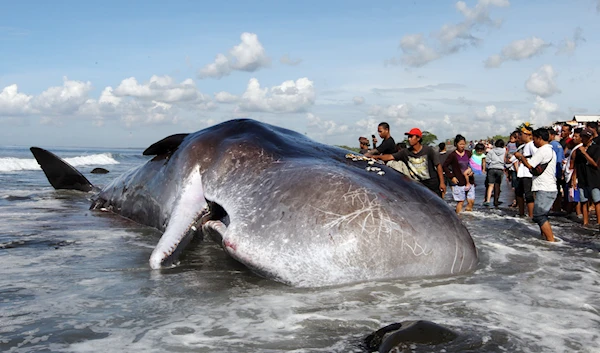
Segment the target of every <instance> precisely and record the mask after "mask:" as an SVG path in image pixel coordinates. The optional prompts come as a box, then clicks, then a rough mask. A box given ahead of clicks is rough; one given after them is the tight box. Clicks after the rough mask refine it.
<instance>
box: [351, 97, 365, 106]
mask: <svg viewBox="0 0 600 353" xmlns="http://www.w3.org/2000/svg"><path fill="white" fill-rule="evenodd" d="M352 103H354V105H361V104H364V103H365V98H364V97H360V96H355V97H354V98H352Z"/></svg>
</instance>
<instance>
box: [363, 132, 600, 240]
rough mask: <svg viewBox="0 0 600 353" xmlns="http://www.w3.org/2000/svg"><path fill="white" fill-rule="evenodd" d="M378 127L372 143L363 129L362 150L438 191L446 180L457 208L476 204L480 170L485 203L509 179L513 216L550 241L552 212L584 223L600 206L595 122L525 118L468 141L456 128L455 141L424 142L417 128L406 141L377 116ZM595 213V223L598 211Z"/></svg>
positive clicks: (599, 219)
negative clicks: (504, 131)
mask: <svg viewBox="0 0 600 353" xmlns="http://www.w3.org/2000/svg"><path fill="white" fill-rule="evenodd" d="M377 132H378V134H379V137H380V138H381V139H382V141H381V143H380V144H377V142H378V139H377V138H376V136H375V135H372V136H371V139H372V142H373V148H372V149H371V148H369V147H370V141H369V139H368V138H366V137H360V138H359V143H360V148H361V151H360V152H361V153H363V154H364V155H365V156H367V157H372V158H374V159H378V160H381V161H383V162H386V163H387V165H388V166H390V167H392V168H394V169H396V170H398V171H399V172H401V173H403V174H405V175H406V176H407V177H409V178H411V179H413V180H415V181H418V182H420V183H421V184H423V185H424V186H425V187H427V188H428V189H429V190H431V191H432V192H433V193H435V194H436V195H438V196H440V197H442V198H445V197H446V192H447V190H448V187H450V189H451V192H452V199H453V200H454V201H455V202H456V213H460V212H462V211H463V208H464V210H465V211H471V210H472V209H473V207H474V205H475V188H476V185H475V175H478V174H479V175H485V184H484V200H483V203H482V205H483V206H486V207H489V206H492V205H493V206H494V207H499V205H500V204H501V201H500V199H499V197H500V193H501V191H502V184H503V181H504V180H506V185H507V186H508V187H510V188H512V189H513V190H514V195H515V200H514V201H513V203H512V204H511V205H510V207H515V208H518V213H517V214H518V216H520V217H526V216H528V217H529V218H530V219H532V220H533V221H534V222H535V223H537V224H538V225H539V227H540V231H541V235H542V237H543V238H544V239H546V240H548V241H554V235H553V232H552V228H551V226H550V222H549V218H548V216H549V214H550V212H555V213H561V214H563V215H565V216H570V215H574V217H576V218H578V219H581V221H582V223H583V225H584V226H586V227H590V225H589V222H590V217H589V216H590V213H591V212H594V213H596V215H599V214H600V168H599V166H600V137H599V135H598V123H597V122H589V123H587V124H586V125H585V126H578V127H576V128H574V127H573V126H571V125H569V124H564V125H562V126H561V129H560V131H556V130H554V128H552V127H542V128H538V129H535V130H534V129H533V128H532V127H531V125H530V124H528V123H524V124H522V125H521V127H520V128H519V129H518V130H515V131H514V132H513V133H511V134H510V136H509V141H508V142H507V143H505V141H504V140H502V139H498V140H496V141H469V142H468V143H467V139H466V138H465V137H464V136H462V135H460V134H459V135H456V137H455V138H454V141H452V146H449V143H448V144H447V143H444V142H442V143H440V144H439V145H438V146H437V148H433V147H430V146H428V145H426V144H423V133H422V131H421V130H420V129H419V128H413V129H411V130H410V131H408V132H406V133H405V135H406V141H407V142H408V144H406V143H398V144H397V143H396V142H395V140H394V138H393V137H392V136H391V133H390V126H389V124H387V123H385V122H382V123H380V124H379V126H378V128H377ZM448 142H450V141H448ZM478 179H479V178H478ZM465 202H466V206H465ZM590 210H591V211H590ZM596 218H597V222H598V223H597V225H596V227H598V226H600V217H596Z"/></svg>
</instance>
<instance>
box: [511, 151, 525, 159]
mask: <svg viewBox="0 0 600 353" xmlns="http://www.w3.org/2000/svg"><path fill="white" fill-rule="evenodd" d="M513 156H515V157H516V158H517V159H521V157H523V155H522V154H521V152H515V154H514V155H513Z"/></svg>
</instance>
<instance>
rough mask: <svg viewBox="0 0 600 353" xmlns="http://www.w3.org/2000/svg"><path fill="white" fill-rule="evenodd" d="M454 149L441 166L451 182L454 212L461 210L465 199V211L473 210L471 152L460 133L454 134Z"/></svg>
mask: <svg viewBox="0 0 600 353" xmlns="http://www.w3.org/2000/svg"><path fill="white" fill-rule="evenodd" d="M454 146H455V147H456V150H454V151H453V152H452V153H450V154H449V155H448V157H447V158H446V161H445V162H444V165H443V166H442V168H443V169H444V172H445V173H446V176H447V177H448V179H450V181H451V183H452V185H453V186H452V197H453V198H454V201H456V213H457V214H458V213H460V212H461V211H462V207H463V204H464V202H465V199H466V200H467V207H466V209H465V211H471V210H473V205H474V204H475V180H474V178H473V171H472V170H471V167H470V166H469V161H470V160H471V152H470V151H468V150H466V149H465V147H466V146H467V140H466V139H465V137H464V136H462V135H456V138H455V139H454Z"/></svg>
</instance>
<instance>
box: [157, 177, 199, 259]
mask: <svg viewBox="0 0 600 353" xmlns="http://www.w3.org/2000/svg"><path fill="white" fill-rule="evenodd" d="M207 206H208V205H207V202H206V199H205V198H204V189H203V187H202V177H201V175H200V170H199V169H198V168H197V167H196V168H195V169H194V170H192V172H191V173H190V175H189V176H188V177H187V178H186V180H185V182H184V183H183V188H182V190H181V194H180V196H179V198H178V200H177V201H176V204H175V207H174V208H173V211H172V213H171V218H170V219H169V224H168V225H167V229H165V232H164V233H163V235H162V237H161V238H160V240H159V242H158V244H157V245H156V247H155V248H154V251H152V255H150V260H149V263H150V267H151V268H152V269H155V270H156V269H160V268H162V267H170V266H172V265H174V264H176V263H177V260H178V258H179V255H180V254H181V252H182V251H183V249H185V247H186V246H187V245H188V244H189V242H190V241H191V240H192V238H193V237H194V235H195V234H196V233H200V232H201V230H200V228H201V220H202V216H203V215H204V214H205V213H206V209H207Z"/></svg>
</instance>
